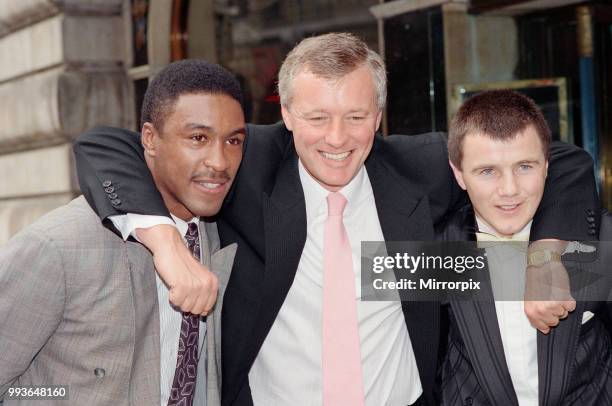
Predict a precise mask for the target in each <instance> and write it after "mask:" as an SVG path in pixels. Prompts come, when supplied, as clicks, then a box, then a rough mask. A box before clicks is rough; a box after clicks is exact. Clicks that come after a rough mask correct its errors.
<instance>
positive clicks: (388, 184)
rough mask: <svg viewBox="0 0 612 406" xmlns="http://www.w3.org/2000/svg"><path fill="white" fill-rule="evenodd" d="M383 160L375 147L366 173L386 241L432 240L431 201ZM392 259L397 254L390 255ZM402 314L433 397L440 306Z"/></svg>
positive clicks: (416, 305) (412, 306) (408, 305)
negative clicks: (412, 187)
mask: <svg viewBox="0 0 612 406" xmlns="http://www.w3.org/2000/svg"><path fill="white" fill-rule="evenodd" d="M379 156H380V154H378V153H377V150H376V144H375V148H374V150H373V151H372V154H371V155H370V157H369V158H368V160H367V161H366V169H367V172H368V177H369V179H370V183H371V184H372V190H373V193H374V200H375V202H376V211H377V213H378V219H379V221H380V226H381V229H382V232H383V236H384V238H385V241H423V240H432V239H433V226H432V222H431V215H430V212H429V206H428V201H427V199H426V198H424V197H423V196H421V195H419V191H416V190H410V189H408V188H407V187H406V183H407V182H406V180H405V179H402V178H401V177H399V176H398V175H397V174H395V173H394V172H393V171H392V170H391V169H390V168H389V167H387V166H386V165H385V163H384V162H383V161H382V160H380V159H379V158H378V157H379ZM388 255H394V253H393V252H388ZM402 311H403V313H404V320H405V322H406V326H407V328H408V332H409V334H410V341H411V343H412V348H413V350H414V355H415V358H416V362H417V367H418V370H419V377H420V379H421V384H422V385H423V390H424V392H425V393H429V392H430V389H431V388H433V385H434V381H435V374H436V366H437V355H438V349H439V348H438V343H439V328H440V325H439V323H440V308H439V303H437V302H415V301H411V302H402ZM426 396H427V395H426Z"/></svg>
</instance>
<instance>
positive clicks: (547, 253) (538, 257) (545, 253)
mask: <svg viewBox="0 0 612 406" xmlns="http://www.w3.org/2000/svg"><path fill="white" fill-rule="evenodd" d="M553 261H554V262H561V255H560V254H559V253H558V252H556V251H551V250H537V251H534V252H532V253H530V254H529V255H528V256H527V266H536V267H540V266H542V265H544V264H547V263H549V262H553Z"/></svg>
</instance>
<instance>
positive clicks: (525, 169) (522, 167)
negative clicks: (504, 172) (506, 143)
mask: <svg viewBox="0 0 612 406" xmlns="http://www.w3.org/2000/svg"><path fill="white" fill-rule="evenodd" d="M519 168H520V169H521V171H528V170H530V169H531V168H533V166H531V165H528V164H522V165H521V166H519Z"/></svg>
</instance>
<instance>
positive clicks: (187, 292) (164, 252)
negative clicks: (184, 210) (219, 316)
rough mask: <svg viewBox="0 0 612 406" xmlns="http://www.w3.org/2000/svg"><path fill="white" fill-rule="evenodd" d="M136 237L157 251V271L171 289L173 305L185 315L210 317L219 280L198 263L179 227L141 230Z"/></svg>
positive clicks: (156, 227)
mask: <svg viewBox="0 0 612 406" xmlns="http://www.w3.org/2000/svg"><path fill="white" fill-rule="evenodd" d="M136 234H137V236H138V239H139V240H140V241H141V242H142V244H143V245H145V246H146V247H147V248H148V249H150V250H151V252H153V261H154V263H155V269H156V270H157V273H158V275H159V277H160V278H161V279H162V280H163V281H164V282H165V283H166V285H168V288H169V290H170V303H171V304H173V305H174V306H176V307H178V308H180V309H181V311H183V312H190V313H193V314H202V315H207V314H208V313H209V312H210V311H211V309H212V308H213V306H214V304H215V302H216V301H217V289H218V280H217V277H216V275H215V274H213V273H212V272H210V271H209V270H208V268H207V267H205V266H204V265H202V264H200V263H199V262H198V261H196V259H195V258H194V257H193V255H192V254H191V252H189V249H188V248H187V247H186V246H185V242H184V241H183V239H182V238H181V236H180V234H179V233H178V231H177V230H176V228H175V227H173V226H170V225H167V224H160V225H157V226H154V227H150V228H138V229H136Z"/></svg>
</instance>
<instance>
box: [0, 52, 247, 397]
mask: <svg viewBox="0 0 612 406" xmlns="http://www.w3.org/2000/svg"><path fill="white" fill-rule="evenodd" d="M241 99H242V95H241V91H240V86H239V84H238V82H237V81H236V80H235V78H234V77H233V76H232V75H231V74H230V73H229V72H227V71H226V70H225V69H223V68H222V67H220V66H218V65H213V64H209V63H207V62H204V61H197V60H189V61H180V62H177V63H174V64H171V65H169V66H168V67H166V68H165V69H164V70H163V71H161V72H160V73H159V74H158V75H157V76H156V78H155V79H154V80H153V81H152V82H151V84H150V86H149V88H148V90H147V93H146V95H145V99H144V102H143V111H142V121H143V125H142V144H143V146H144V159H145V160H146V162H147V166H148V167H149V170H150V171H151V174H152V175H153V178H154V180H155V184H156V186H157V188H158V190H159V191H160V192H161V198H162V200H163V203H164V205H165V206H166V207H168V209H169V210H170V212H171V214H172V216H173V219H174V221H175V222H176V225H177V227H178V228H179V229H183V230H184V231H185V233H184V235H185V238H184V243H186V244H187V245H188V247H189V248H190V250H191V252H192V253H193V255H194V256H195V257H196V258H198V259H200V261H201V262H202V263H203V264H204V265H207V266H208V267H209V268H210V270H211V272H212V273H211V274H210V276H209V281H208V283H210V285H211V290H212V291H215V290H216V285H217V284H218V286H219V289H218V291H219V297H218V301H217V304H216V306H215V307H214V310H213V311H212V312H211V313H209V314H208V317H206V318H201V316H200V314H199V313H200V312H208V310H209V309H210V308H211V307H212V305H213V303H214V300H215V296H214V295H210V296H208V297H202V298H200V299H198V300H199V301H201V303H185V304H184V305H185V306H183V305H181V308H183V307H188V308H192V309H202V310H201V311H194V312H195V313H196V314H192V313H187V312H185V313H183V312H181V310H180V309H178V308H175V307H172V306H171V305H170V302H169V300H170V298H171V297H172V296H173V295H175V298H176V295H177V292H176V291H173V290H172V286H168V285H166V284H165V283H164V282H162V280H161V279H160V278H159V277H158V276H157V275H156V273H155V270H154V265H155V264H156V261H158V259H156V258H154V257H153V256H152V255H151V253H150V252H149V251H148V250H147V249H146V248H144V247H143V246H142V245H141V244H139V243H137V242H136V241H134V239H133V238H131V236H129V235H127V236H123V237H124V239H122V238H121V237H120V236H118V235H117V234H115V233H114V232H113V231H111V230H109V229H107V228H105V227H104V225H102V224H101V223H100V222H99V219H98V216H97V215H96V214H95V212H94V210H93V209H92V207H91V206H90V205H89V204H88V203H87V201H86V200H85V198H84V197H79V198H77V199H75V200H73V201H72V202H70V203H69V204H67V205H66V206H63V207H60V208H59V209H57V210H55V211H53V212H51V213H49V214H48V215H46V216H44V217H43V218H41V219H40V220H38V221H37V222H36V223H34V224H33V225H31V226H30V227H28V228H26V229H25V230H23V231H22V232H21V233H20V234H18V235H17V236H15V237H14V238H13V239H11V240H10V241H9V242H8V243H7V244H6V245H5V246H4V247H2V248H0V325H1V326H2V327H1V329H0V401H2V400H3V399H4V405H5V406H9V405H13V404H20V405H21V404H30V403H31V404H41V402H40V401H39V400H40V399H45V401H46V402H47V403H52V404H70V405H161V406H165V405H179V404H180V405H207V406H215V405H219V404H220V396H219V392H220V386H221V382H220V377H221V370H220V368H221V362H220V360H221V352H220V315H221V302H222V299H223V292H224V289H225V285H226V284H227V280H228V278H229V273H230V270H231V267H232V263H233V258H234V254H235V251H236V245H235V244H234V245H230V246H228V247H225V248H223V249H220V243H219V237H218V234H217V227H216V224H215V223H214V222H213V221H212V220H211V217H212V216H214V215H215V214H217V212H218V211H219V209H220V207H221V204H222V202H223V199H224V198H225V196H226V195H227V192H228V191H229V189H230V186H231V184H232V181H233V179H234V177H235V175H236V172H237V170H238V167H239V165H240V162H241V159H242V144H243V142H244V140H245V124H244V116H243V112H242V107H241ZM101 131H102V130H101ZM99 182H100V183H101V184H102V185H103V186H104V188H105V191H106V193H107V194H108V205H109V206H111V207H116V206H119V205H121V200H120V199H119V198H118V194H117V192H120V190H121V184H120V183H119V182H114V181H113V180H112V179H100V180H99ZM136 198H137V197H136ZM96 209H98V210H104V207H96ZM124 221H130V219H129V218H127V219H125V220H124ZM107 226H109V227H112V226H111V225H110V223H109V224H107ZM118 228H120V227H118ZM133 237H137V238H139V239H146V238H147V236H146V232H145V233H141V232H140V231H139V232H138V234H137V235H136V236H133ZM124 240H126V241H124ZM178 294H180V292H179V293H178ZM179 301H180V300H179ZM56 385H62V386H66V394H65V396H62V399H60V396H58V395H60V394H63V392H61V391H60V392H59V393H58V391H53V390H51V391H50V393H49V391H48V388H51V389H53V387H54V386H56ZM24 388H26V389H29V388H31V389H33V391H29V394H28V391H27V390H25V391H24ZM24 393H25V395H24Z"/></svg>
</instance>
